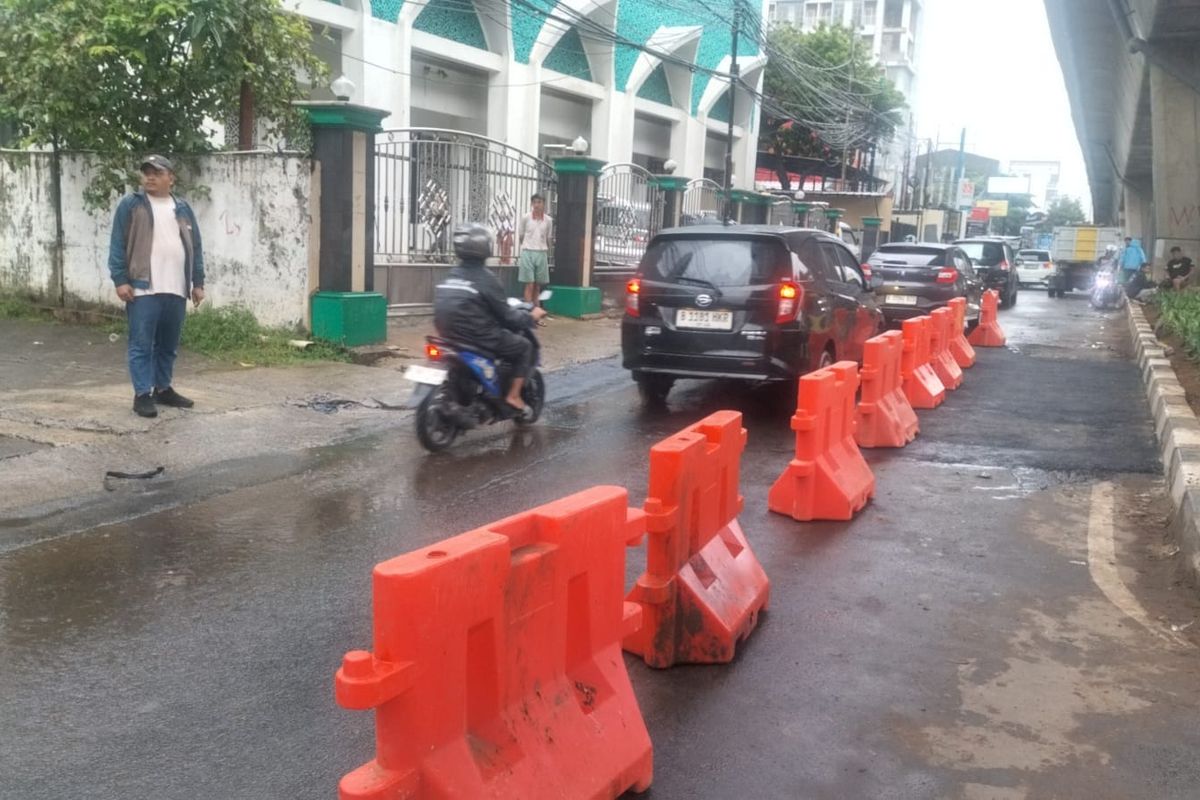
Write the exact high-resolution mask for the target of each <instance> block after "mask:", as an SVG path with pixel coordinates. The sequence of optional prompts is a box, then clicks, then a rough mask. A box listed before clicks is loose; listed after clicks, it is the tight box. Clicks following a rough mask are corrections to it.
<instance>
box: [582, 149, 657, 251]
mask: <svg viewBox="0 0 1200 800" xmlns="http://www.w3.org/2000/svg"><path fill="white" fill-rule="evenodd" d="M661 227H662V190H660V189H659V188H658V186H657V185H656V184H655V182H654V176H653V175H652V174H651V173H650V171H649V170H646V169H644V168H642V167H640V166H638V165H637V164H609V165H608V166H607V167H605V168H604V169H603V170H602V171H601V172H600V179H599V181H598V185H597V197H596V249H595V263H596V272H598V273H621V272H632V271H633V270H635V269H637V265H638V263H639V262H640V261H641V260H642V255H643V254H645V252H646V245H647V244H649V242H650V239H651V237H653V236H654V234H656V233H658V231H659V229H660V228H661Z"/></svg>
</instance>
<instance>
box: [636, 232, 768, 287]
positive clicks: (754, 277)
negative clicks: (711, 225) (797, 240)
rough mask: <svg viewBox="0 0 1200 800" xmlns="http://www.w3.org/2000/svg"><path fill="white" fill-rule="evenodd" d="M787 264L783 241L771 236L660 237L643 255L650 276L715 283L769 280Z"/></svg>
mask: <svg viewBox="0 0 1200 800" xmlns="http://www.w3.org/2000/svg"><path fill="white" fill-rule="evenodd" d="M787 264H788V261H787V252H786V250H784V247H783V245H782V244H781V243H780V242H778V241H774V240H771V239H732V238H720V239H676V238H671V239H660V240H658V241H657V242H654V243H653V244H651V245H650V247H649V249H647V250H646V255H645V257H644V258H643V259H642V274H643V275H645V276H646V277H647V278H650V279H653V280H664V281H673V280H677V279H681V278H682V279H684V280H688V279H690V280H694V281H704V282H706V283H711V284H713V285H714V286H751V285H754V284H759V283H771V282H772V281H774V280H775V279H776V278H777V277H779V275H780V273H781V271H782V270H783V268H784V267H785V266H786V265H787Z"/></svg>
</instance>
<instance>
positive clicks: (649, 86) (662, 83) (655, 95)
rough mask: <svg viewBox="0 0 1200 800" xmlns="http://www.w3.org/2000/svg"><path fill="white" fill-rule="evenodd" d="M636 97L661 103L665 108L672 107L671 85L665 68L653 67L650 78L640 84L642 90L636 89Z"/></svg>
mask: <svg viewBox="0 0 1200 800" xmlns="http://www.w3.org/2000/svg"><path fill="white" fill-rule="evenodd" d="M637 96H638V97H642V98H645V99H646V100H653V101H654V102H656V103H662V104H663V105H665V106H669V105H673V104H674V101H673V100H672V99H671V84H670V82H669V81H668V80H667V70H666V67H664V66H663V65H662V64H659V65H658V66H657V67H655V68H654V72H651V73H650V77H648V78H646V82H645V83H643V84H642V88H641V89H638V93H637Z"/></svg>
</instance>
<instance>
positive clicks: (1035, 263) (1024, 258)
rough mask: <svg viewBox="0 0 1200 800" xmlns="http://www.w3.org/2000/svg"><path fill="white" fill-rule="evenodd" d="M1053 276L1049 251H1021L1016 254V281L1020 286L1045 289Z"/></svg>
mask: <svg viewBox="0 0 1200 800" xmlns="http://www.w3.org/2000/svg"><path fill="white" fill-rule="evenodd" d="M1053 274H1054V259H1052V258H1050V251H1049V250H1022V251H1021V252H1019V253H1017V280H1019V281H1020V282H1021V285H1022V286H1029V285H1036V286H1041V287H1042V288H1043V289H1044V288H1046V285H1047V283H1048V282H1049V280H1050V276H1052V275H1053Z"/></svg>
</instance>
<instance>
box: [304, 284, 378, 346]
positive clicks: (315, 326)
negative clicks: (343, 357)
mask: <svg viewBox="0 0 1200 800" xmlns="http://www.w3.org/2000/svg"><path fill="white" fill-rule="evenodd" d="M312 333H313V336H314V337H315V338H317V339H324V340H325V341H329V342H334V343H335V344H340V345H342V346H343V347H359V346H361V345H365V344H383V343H384V342H386V341H387V300H386V299H385V298H384V296H383V295H381V294H379V293H378V292H317V293H316V294H314V295H313V297H312Z"/></svg>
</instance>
